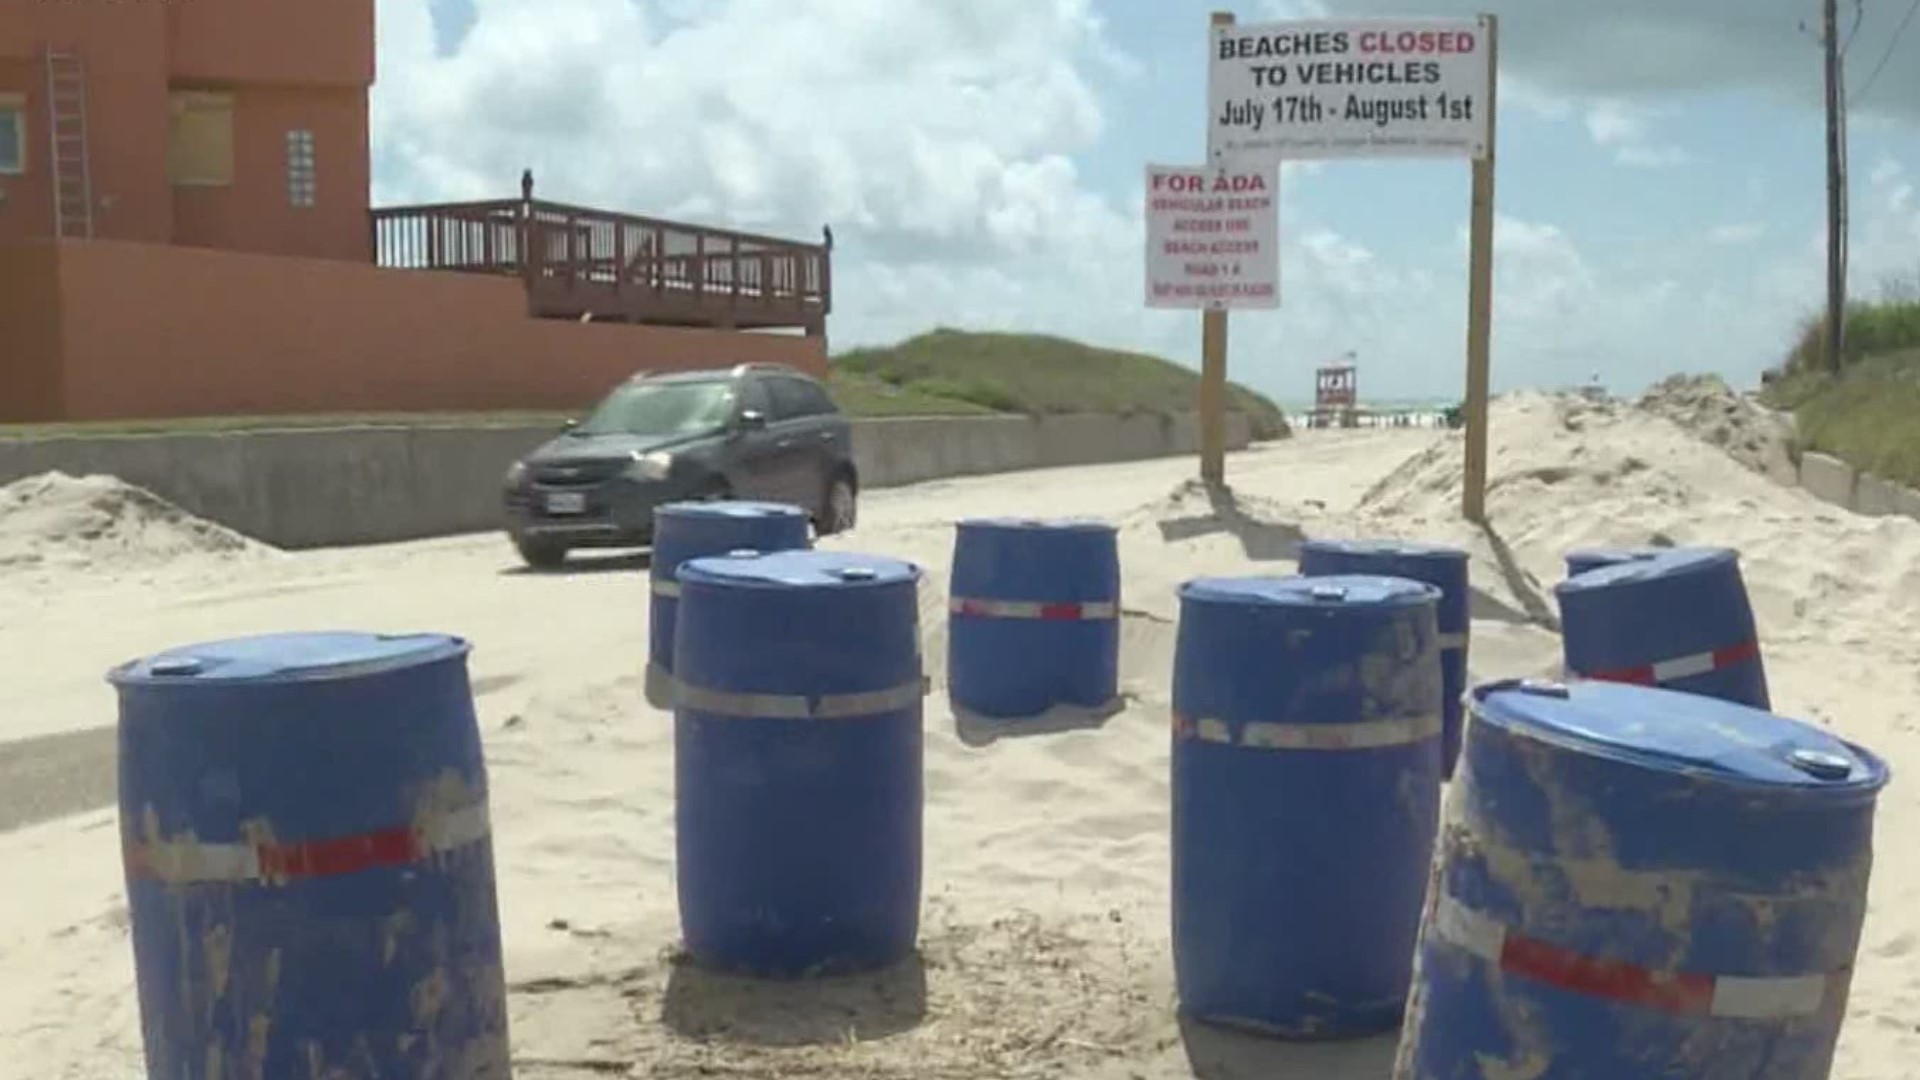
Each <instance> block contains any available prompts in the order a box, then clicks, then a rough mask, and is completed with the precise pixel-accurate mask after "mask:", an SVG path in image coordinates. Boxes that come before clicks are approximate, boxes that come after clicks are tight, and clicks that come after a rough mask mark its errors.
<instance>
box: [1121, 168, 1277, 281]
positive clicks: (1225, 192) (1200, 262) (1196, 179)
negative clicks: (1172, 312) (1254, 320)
mask: <svg viewBox="0 0 1920 1080" xmlns="http://www.w3.org/2000/svg"><path fill="white" fill-rule="evenodd" d="M1279 187H1280V185H1279V174H1278V171H1277V170H1275V169H1274V168H1272V167H1271V166H1270V165H1267V166H1261V165H1234V164H1229V165H1227V166H1226V167H1224V168H1220V169H1209V168H1205V167H1198V166H1179V165H1149V166H1147V208H1146V217H1147V306H1148V307H1155V308H1214V309H1220V310H1226V309H1233V308H1277V307H1279V306H1280V205H1279Z"/></svg>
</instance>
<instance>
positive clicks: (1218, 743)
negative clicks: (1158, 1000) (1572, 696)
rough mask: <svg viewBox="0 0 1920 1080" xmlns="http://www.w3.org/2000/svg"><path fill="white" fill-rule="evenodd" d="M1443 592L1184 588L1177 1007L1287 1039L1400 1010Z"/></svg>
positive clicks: (1332, 1032)
mask: <svg viewBox="0 0 1920 1080" xmlns="http://www.w3.org/2000/svg"><path fill="white" fill-rule="evenodd" d="M1439 602H1440V590H1438V589H1436V588H1434V587H1433V586H1431V585H1426V584H1422V583H1419V582H1413V581H1406V580H1402V579H1398V578H1382V577H1361V576H1340V577H1324V578H1300V577H1293V578H1215V579H1201V580H1197V581H1191V582H1188V583H1187V584H1186V585H1184V586H1182V587H1181V589H1180V628H1179V633H1178V637H1177V644H1176V646H1175V653H1174V668H1173V709H1174V720H1173V725H1174V740H1173V959H1174V974H1175V982H1176V986H1177V989H1178V991H1179V996H1180V1006H1181V1009H1182V1011H1183V1012H1185V1013H1186V1014H1187V1015H1189V1016H1191V1017H1193V1018H1194V1019H1197V1020H1202V1021H1206V1022H1209V1023H1213V1024H1219V1025H1224V1026H1229V1027H1237V1028H1244V1029H1248V1030H1252V1031H1258V1032H1263V1033H1266V1034H1271V1035H1277V1036H1280V1037H1285V1038H1338V1037H1345V1036H1357V1035H1366V1034H1372V1033H1377V1032H1381V1031H1386V1030H1388V1029H1390V1028H1392V1027H1393V1026H1394V1025H1395V1024H1396V1023H1398V1022H1399V1019H1400V1012H1401V1006H1402V1004H1403V1002H1404V1000H1405V997H1406V993H1407V984H1408V978H1409V974H1408V972H1409V967H1410V965H1411V964H1412V960H1413V943H1414V935H1415V932H1416V930H1417V929H1418V927H1419V923H1420V899H1421V894H1422V893H1423V892H1424V890H1425V888H1426V883H1427V872H1428V868H1429V865H1430V858H1431V854H1432V851H1433V832H1434V826H1435V821H1436V818H1437V816H1438V813H1439V809H1438V807H1439V799H1440V733H1441V720H1440V680H1441V675H1440V645H1439V640H1438V639H1439V631H1438V629H1437V626H1436V621H1435V614H1434V612H1435V608H1436V607H1437V606H1438V605H1439Z"/></svg>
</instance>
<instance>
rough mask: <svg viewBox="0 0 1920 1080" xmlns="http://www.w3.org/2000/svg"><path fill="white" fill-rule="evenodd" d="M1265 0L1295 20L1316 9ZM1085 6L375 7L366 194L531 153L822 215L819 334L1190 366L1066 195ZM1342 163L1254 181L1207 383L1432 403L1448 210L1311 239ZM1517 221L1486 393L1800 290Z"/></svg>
mask: <svg viewBox="0 0 1920 1080" xmlns="http://www.w3.org/2000/svg"><path fill="white" fill-rule="evenodd" d="M1275 2H1276V3H1280V2H1296V3H1300V4H1302V6H1301V7H1299V8H1298V9H1297V10H1301V11H1305V10H1308V9H1310V8H1312V7H1314V6H1315V5H1317V4H1318V3H1319V0H1275ZM1332 2H1333V3H1335V4H1336V5H1342V6H1346V7H1351V6H1353V4H1352V3H1350V2H1347V0H1332ZM1535 2H1537V3H1542V4H1545V3H1548V0H1535ZM1553 2H1555V3H1557V2H1558V0H1553ZM1633 2H1639V0H1633ZM1769 2H1771V0H1769ZM1093 4H1094V0H967V2H966V3H958V2H955V0H700V2H698V3H693V2H689V0H477V3H476V8H475V18H474V21H473V25H472V27H471V30H470V31H469V32H468V34H467V35H466V37H465V38H464V39H463V40H462V41H460V42H459V45H458V47H457V48H456V49H454V50H452V51H449V52H445V54H444V55H442V54H441V53H439V52H437V51H436V46H435V35H434V27H433V24H432V21H431V16H430V14H429V11H428V8H427V6H426V5H425V4H424V3H421V2H420V0H378V11H379V20H380V22H379V43H380V50H381V55H380V59H381V71H380V82H379V83H378V85H377V86H376V88H375V92H374V107H375V108H374V124H375V127H374V146H375V154H376V158H375V160H376V195H377V198H378V199H379V200H380V201H382V202H413V201H431V200H441V199H462V198H489V197H492V198H499V197H506V196H510V195H512V194H514V193H515V192H516V191H517V181H518V177H519V174H520V170H521V168H522V167H523V166H531V167H532V168H533V169H534V170H535V173H536V176H537V178H538V184H539V192H540V193H541V194H542V195H544V196H546V197H550V198H555V199H560V200H565V201H572V202H580V203H586V204H590V205H600V206H606V207H608V208H613V209H622V210H629V211H632V212H635V213H645V214H651V215H656V216H660V217H665V218H669V219H687V220H694V221H706V222H711V223H713V224H722V225H724V224H732V225H737V226H739V227H744V228H751V229H755V230H758V231H766V232H774V233H778V234H782V235H792V236H795V237H797V238H812V237H814V236H817V235H818V231H819V228H820V226H821V225H822V224H823V223H829V222H830V223H831V224H832V225H833V227H834V232H835V238H836V249H835V266H834V270H835V275H834V280H835V314H834V316H833V320H832V326H831V331H832V334H833V340H834V343H835V344H836V346H845V345H852V344H860V343H869V342H876V341H884V340H893V339H897V338H899V337H902V336H905V335H908V334H912V333H917V332H920V331H923V330H926V329H928V328H930V327H932V326H934V325H939V324H945V325H955V326H965V327H975V328H982V329H991V328H1006V329H1022V330H1040V331H1049V332H1055V333H1064V334H1070V335H1073V336H1077V337H1082V338H1084V339H1087V340H1090V341H1095V342H1099V343H1103V344H1110V345H1115V346H1121V347H1129V348H1140V349H1147V350H1150V351H1155V352H1159V353H1162V354H1163V355H1169V356H1175V357H1179V358H1182V359H1185V360H1187V361H1189V362H1192V361H1193V359H1194V358H1195V357H1196V356H1197V353H1198V339H1199V320H1198V318H1197V317H1196V316H1194V315H1192V314H1191V313H1182V312H1165V311H1150V310H1147V309H1146V308H1145V307H1144V306H1143V305H1142V303H1141V302H1140V297H1141V295H1142V292H1143V282H1142V277H1143V267H1142V262H1143V260H1142V257H1141V254H1142V253H1141V247H1142V244H1143V233H1142V227H1141V220H1140V217H1141V210H1140V201H1141V200H1140V196H1139V192H1138V183H1139V181H1138V180H1137V179H1134V180H1132V181H1131V182H1130V183H1129V185H1128V188H1129V189H1128V190H1127V191H1125V192H1124V193H1122V194H1121V195H1119V196H1117V197H1116V196H1114V195H1113V194H1112V193H1111V192H1110V191H1109V192H1106V193H1102V192H1100V191H1096V190H1094V188H1093V187H1092V185H1090V184H1089V182H1088V178H1087V177H1085V176H1084V175H1082V172H1081V166H1080V165H1079V164H1078V162H1081V161H1084V160H1089V158H1088V157H1087V156H1086V155H1085V152H1086V151H1088V150H1089V149H1091V148H1093V147H1095V145H1096V143H1097V142H1098V141H1099V140H1100V139H1101V137H1102V135H1103V133H1106V132H1108V131H1109V130H1110V129H1112V128H1113V127H1114V126H1116V125H1119V124H1123V123H1126V122H1127V121H1126V118H1123V117H1117V116H1110V115H1108V114H1107V112H1106V111H1105V110H1103V108H1102V103H1101V101H1100V99H1099V96H1098V93H1097V90H1096V87H1097V86H1098V85H1099V77H1100V76H1101V75H1102V74H1105V75H1107V76H1111V77H1113V78H1117V79H1122V80H1125V79H1128V78H1132V77H1134V76H1136V75H1137V74H1138V73H1139V72H1140V71H1142V70H1146V69H1145V68H1144V67H1142V65H1141V64H1140V63H1139V62H1138V61H1137V60H1136V59H1135V58H1132V57H1128V56H1126V55H1125V54H1124V53H1123V52H1122V51H1121V50H1120V49H1119V48H1118V46H1117V45H1116V44H1115V43H1114V41H1113V40H1111V38H1110V36H1109V35H1108V33H1107V31H1106V29H1105V27H1104V26H1103V24H1102V22H1101V20H1100V19H1099V18H1098V17H1097V16H1096V13H1095V11H1094V7H1093ZM1663 10H1664V9H1663ZM1636 17H1637V18H1641V19H1645V18H1647V17H1648V16H1646V15H1645V14H1644V13H1643V14H1642V15H1640V16H1636ZM1579 18H1583V16H1581V17H1575V21H1578V19H1579ZM1519 22H1520V20H1518V19H1512V20H1509V26H1512V25H1514V24H1517V23H1519ZM1513 33H1514V35H1515V36H1516V38H1517V39H1518V40H1517V41H1516V42H1515V46H1514V51H1515V52H1516V53H1517V55H1518V57H1519V59H1518V60H1516V61H1515V66H1514V67H1513V68H1512V69H1511V74H1510V75H1509V76H1507V77H1506V78H1504V79H1503V85H1502V101H1503V102H1504V103H1505V104H1507V105H1508V106H1510V107H1516V108H1520V109H1524V110H1527V111H1529V112H1531V113H1534V114H1536V115H1540V116H1546V117H1553V118H1560V119H1564V120H1567V121H1570V122H1578V123H1580V124H1581V125H1582V126H1583V128H1584V130H1585V131H1586V133H1587V135H1588V137H1589V138H1590V139H1591V140H1593V141H1594V142H1595V143H1596V144H1599V145H1601V146H1604V147H1606V148H1607V149H1609V150H1610V151H1612V152H1613V153H1614V154H1615V155H1616V157H1618V158H1619V159H1620V160H1621V161H1623V162H1628V161H1629V160H1630V159H1633V160H1638V161H1640V162H1641V163H1646V164H1652V163H1655V162H1656V161H1657V159H1658V158H1659V156H1660V155H1661V154H1662V153H1663V152H1664V151H1665V150H1666V149H1670V148H1666V147H1664V146H1663V144H1662V142H1661V140H1660V139H1659V138H1658V137H1657V132H1656V131H1655V130H1654V128H1655V123H1654V122H1655V120H1657V118H1658V116H1659V114H1658V113H1656V112H1653V111H1650V110H1648V109H1647V108H1646V107H1645V106H1644V105H1643V104H1642V103H1640V102H1639V101H1637V100H1633V99H1632V97H1631V95H1630V94H1628V93H1626V92H1625V91H1624V90H1623V89H1621V88H1618V87H1611V88H1606V87H1603V88H1599V89H1596V88H1595V87H1593V86H1590V85H1585V84H1583V83H1581V82H1580V80H1578V79H1567V78H1561V77H1559V76H1558V75H1556V74H1555V73H1554V72H1553V71H1552V70H1550V69H1549V68H1547V67H1545V66H1543V65H1542V64H1540V63H1538V62H1536V60H1532V59H1529V56H1530V55H1531V54H1530V53H1529V51H1528V50H1529V49H1530V48H1538V47H1542V46H1538V45H1535V46H1529V45H1528V44H1527V41H1526V34H1527V33H1528V32H1527V31H1523V30H1520V29H1515V30H1514V31H1513ZM1885 91H1886V87H1885V86H1883V87H1882V88H1881V90H1880V91H1878V92H1877V93H1884V92H1885ZM1344 167H1345V166H1333V167H1323V166H1321V165H1320V164H1319V163H1303V164H1301V165H1298V166H1294V167H1289V168H1288V169H1287V170H1286V173H1285V182H1284V183H1283V184H1282V189H1281V200H1282V230H1283V234H1284V237H1283V244H1282V292H1283V296H1284V303H1285V307H1283V308H1282V309H1281V310H1280V311H1279V312H1276V313H1248V314H1246V315H1244V316H1236V317H1235V319H1234V322H1233V330H1232V334H1231V342H1232V345H1231V348H1232V353H1233V361H1232V363H1233V375H1234V377H1235V378H1240V379H1245V380H1247V381H1250V382H1252V383H1254V384H1255V385H1259V386H1262V387H1263V388H1265V389H1268V390H1270V391H1274V392H1277V393H1280V394H1283V395H1290V396H1296V397H1299V396H1307V395H1308V394H1310V392H1311V369H1312V367H1313V365H1314V364H1315V363H1316V362H1318V361H1321V360H1324V359H1326V358H1327V357H1329V356H1333V355H1336V354H1338V353H1340V352H1343V351H1346V350H1348V349H1353V350H1356V351H1358V352H1359V354H1360V357H1361V363H1362V365H1363V368H1364V369H1365V370H1366V371H1367V373H1368V374H1367V378H1368V381H1369V385H1370V386H1375V387H1378V386H1381V385H1383V384H1385V385H1387V386H1389V387H1391V388H1392V389H1394V390H1395V391H1397V392H1401V393H1408V394H1429V393H1431V394H1453V393H1457V390H1458V386H1459V384H1460V370H1461V364H1462V356H1463V348H1464V338H1465V324H1466V275H1465V269H1466V267H1465V257H1464V255H1465V245H1464V237H1462V239H1461V243H1460V244H1459V245H1458V247H1457V248H1455V249H1453V250H1452V251H1451V252H1449V251H1448V250H1447V248H1446V240H1447V232H1446V229H1447V224H1446V223H1447V221H1448V220H1449V218H1448V217H1440V218H1438V219H1437V223H1436V226H1435V230H1436V231H1435V234H1434V239H1433V243H1434V244H1435V245H1437V246H1438V247H1439V248H1440V249H1441V252H1442V254H1441V257H1440V258H1439V259H1438V261H1435V260H1434V259H1433V258H1432V256H1431V254H1430V253H1428V254H1423V253H1421V252H1419V251H1417V250H1415V249H1414V248H1412V247H1407V248H1400V247H1396V249H1395V251H1394V253H1393V254H1392V255H1389V254H1387V253H1386V252H1384V251H1382V250H1375V249H1374V248H1372V247H1370V246H1369V245H1368V244H1367V243H1363V242H1361V241H1359V240H1357V239H1356V238H1355V237H1354V236H1352V235H1346V234H1343V233H1341V232H1338V231H1334V230H1332V229H1329V228H1328V227H1327V225H1326V223H1325V222H1323V221H1320V220H1316V219H1315V218H1314V217H1313V216H1311V215H1310V214H1308V213H1306V212H1303V211H1304V208H1303V206H1302V202H1301V200H1300V198H1299V192H1300V190H1301V189H1302V188H1305V187H1309V186H1315V185H1322V184H1337V183H1340V182H1341V181H1340V179H1339V177H1340V176H1341V175H1342V173H1341V169H1343V168H1344ZM1409 168H1411V166H1409ZM1462 172H1464V169H1463V170H1462ZM1866 180H1867V183H1866V184H1865V185H1864V186H1863V188H1862V190H1861V193H1860V194H1859V195H1858V196H1857V203H1858V205H1857V206H1856V222H1857V227H1858V229H1859V231H1857V232H1856V234H1855V235H1856V242H1855V252H1854V260H1855V263H1854V264H1855V268H1856V274H1857V275H1858V274H1861V273H1867V272H1870V271H1871V269H1872V268H1875V267H1881V266H1884V267H1885V268H1886V269H1885V270H1884V271H1881V272H1887V271H1891V270H1894V269H1899V268H1901V264H1903V263H1904V264H1905V266H1906V267H1908V268H1911V266H1912V264H1913V262H1914V261H1915V259H1914V255H1913V252H1914V251H1915V250H1916V244H1920V206H1916V202H1915V192H1914V180H1913V177H1912V176H1911V174H1909V173H1907V172H1904V171H1902V170H1901V169H1900V168H1899V167H1898V166H1897V165H1893V164H1887V165H1885V166H1883V167H1880V168H1876V169H1874V170H1871V171H1870V172H1869V173H1868V175H1867V176H1866ZM1407 190H1408V195H1407V198H1408V199H1412V200H1416V201H1417V200H1420V199H1422V198H1424V196H1422V195H1420V194H1416V193H1415V192H1417V191H1418V190H1420V189H1415V188H1409V189H1407ZM1749 194H1750V195H1751V196H1752V198H1750V199H1749V200H1748V201H1749V202H1752V203H1754V204H1755V205H1739V206H1728V207H1726V208H1724V209H1723V212H1724V213H1726V214H1727V215H1728V216H1729V217H1733V218H1735V219H1736V220H1734V221H1733V222H1731V223H1729V224H1727V225H1723V226H1721V227H1720V228H1719V229H1715V230H1713V231H1712V235H1711V238H1712V239H1713V240H1715V241H1717V242H1719V243H1722V244H1732V243H1739V242H1750V241H1749V240H1748V239H1747V232H1746V231H1745V230H1747V229H1748V228H1749V222H1751V223H1752V224H1753V225H1758V224H1760V221H1759V219H1761V218H1763V217H1764V216H1765V212H1764V209H1763V207H1761V206H1760V205H1758V203H1759V201H1760V200H1759V193H1758V191H1754V192H1750V193H1749ZM1444 207H1445V208H1444V209H1442V210H1438V211H1436V213H1440V214H1448V215H1451V214H1457V213H1458V212H1459V203H1458V202H1456V201H1454V200H1452V199H1451V198H1449V199H1448V200H1447V201H1446V202H1445V203H1444ZM1537 213H1538V211H1534V210H1529V211H1528V214H1529V215H1530V216H1527V217H1514V216H1502V217H1500V218H1499V219H1498V224H1497V228H1496V247H1497V262H1496V280H1495V298H1494V300H1495V336H1494V350H1495V376H1496V382H1497V384H1499V385H1504V386H1512V385H1527V384H1533V383H1542V382H1545V383H1558V382H1581V381H1585V379H1586V378H1587V377H1588V376H1589V375H1590V374H1591V373H1592V372H1593V370H1595V369H1596V368H1602V369H1606V370H1608V371H1609V373H1610V378H1609V381H1610V382H1615V383H1616V385H1617V386H1620V387H1622V388H1629V389H1630V388H1631V386H1630V385H1628V384H1631V383H1633V382H1634V381H1635V380H1636V379H1639V378H1641V377H1642V375H1644V376H1645V377H1646V378H1652V377H1657V376H1658V375H1659V374H1662V373H1664V372H1665V371H1668V370H1672V369H1673V368H1676V367H1687V366H1700V365H1699V354H1700V353H1701V352H1702V351H1704V350H1706V349H1708V348H1711V349H1713V350H1714V352H1713V357H1714V358H1715V360H1719V358H1722V357H1724V356H1727V355H1732V354H1733V353H1734V352H1736V351H1738V350H1746V351H1747V352H1748V353H1750V354H1751V355H1753V356H1754V357H1755V358H1756V360H1757V361H1760V360H1765V359H1770V358H1771V355H1772V353H1771V350H1773V349H1774V347H1775V346H1776V345H1777V344H1778V343H1779V341H1781V340H1783V335H1784V331H1785V327H1786V325H1787V324H1788V323H1790V322H1791V320H1792V319H1793V318H1795V317H1797V316H1798V315H1799V314H1800V312H1801V311H1802V310H1803V309H1804V304H1805V302H1806V301H1807V299H1808V298H1809V297H1813V296H1816V295H1817V282H1818V275H1817V261H1816V260H1813V259H1811V258H1805V259H1803V258H1800V257H1799V256H1798V255H1796V257H1795V258H1794V259H1793V260H1792V261H1791V262H1787V263H1782V264H1781V265H1779V266H1773V267H1768V268H1763V269H1762V270H1761V271H1758V272H1757V273H1758V274H1759V278H1758V280H1759V281H1760V284H1758V285H1750V284H1748V283H1745V282H1740V283H1726V282H1721V281H1716V280H1709V281H1708V284H1707V286H1706V287H1705V288H1704V289H1696V290H1695V291H1696V292H1697V293H1698V295H1688V289H1687V288H1685V287H1682V286H1681V285H1679V284H1677V283H1676V277H1681V280H1686V281H1693V280H1695V279H1693V278H1685V277H1682V276H1681V275H1680V274H1679V273H1678V272H1677V271H1676V270H1675V268H1674V262H1673V261H1672V260H1668V261H1662V260H1660V259H1654V260H1652V261H1651V262H1650V263H1649V264H1648V265H1645V266H1636V265H1629V264H1623V263H1621V262H1620V261H1619V255H1618V251H1617V245H1608V247H1607V248H1606V249H1605V250H1606V251H1607V257H1606V258H1599V257H1596V256H1594V255H1593V254H1591V253H1590V252H1589V251H1587V250H1583V248H1582V245H1581V244H1580V243H1579V242H1577V239H1576V235H1575V234H1573V233H1570V232H1569V231H1568V230H1567V229H1566V228H1563V227H1561V226H1560V225H1558V224H1554V223H1550V222H1548V221H1545V220H1541V219H1540V218H1539V217H1537V216H1531V215H1537ZM1568 223H1573V222H1572V221H1571V219H1569V221H1568ZM1869 223H1871V228H1872V230H1873V231H1872V232H1871V233H1870V232H1868V231H1867V228H1868V226H1869ZM1772 224H1774V225H1776V226H1777V228H1776V230H1775V231H1777V232H1787V233H1789V234H1791V233H1795V232H1798V230H1800V229H1801V228H1802V227H1803V225H1802V223H1801V222H1800V221H1799V220H1795V221H1791V222H1772ZM1701 228H1704V226H1703V227H1701ZM1580 235H1581V236H1582V237H1584V235H1585V234H1580ZM1752 239H1753V240H1757V239H1759V237H1758V235H1757V234H1755V235H1754V236H1753V237H1752ZM1381 242H1382V243H1385V241H1381ZM1595 243H1597V241H1595ZM1693 246H1694V247H1697V248H1699V249H1702V250H1705V249H1707V248H1708V247H1710V246H1711V245H1707V244H1697V245H1693ZM1599 250H1601V249H1600V248H1599V247H1595V248H1594V251H1596V252H1597V251H1599ZM1403 251H1404V252H1405V253H1404V254H1402V252H1403ZM1811 253H1812V249H1811V248H1809V251H1808V255H1809V256H1810V255H1811ZM1446 254H1452V255H1453V256H1455V258H1454V260H1453V261H1452V262H1451V263H1449V261H1448V260H1447V259H1446V257H1445V256H1446ZM1685 257H1686V253H1685V252H1681V253H1680V254H1678V255H1676V257H1675V258H1676V259H1684V258H1685ZM1810 271H1811V272H1810ZM1756 310H1757V311H1758V314H1756ZM1776 324H1778V325H1776ZM1649 327H1657V328H1659V330H1658V333H1659V335H1660V337H1659V339H1658V340H1652V341H1650V340H1649V339H1648V337H1647V334H1648V328H1649ZM1690 349H1691V350H1693V352H1691V353H1690V352H1689V350H1690ZM1623 372H1625V373H1624V374H1623Z"/></svg>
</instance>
